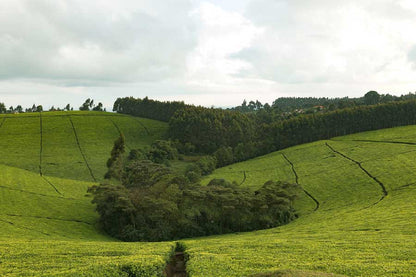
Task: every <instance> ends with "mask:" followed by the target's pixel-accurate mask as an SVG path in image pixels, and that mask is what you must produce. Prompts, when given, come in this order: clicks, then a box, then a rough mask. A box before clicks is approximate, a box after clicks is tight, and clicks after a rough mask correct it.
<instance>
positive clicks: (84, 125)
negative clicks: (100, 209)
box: [0, 112, 167, 181]
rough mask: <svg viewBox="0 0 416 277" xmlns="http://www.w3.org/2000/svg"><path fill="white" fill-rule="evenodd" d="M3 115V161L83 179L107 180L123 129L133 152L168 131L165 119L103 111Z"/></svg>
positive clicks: (0, 149) (0, 130) (0, 131)
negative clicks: (104, 178) (105, 176)
mask: <svg viewBox="0 0 416 277" xmlns="http://www.w3.org/2000/svg"><path fill="white" fill-rule="evenodd" d="M3 119H5V120H4V122H3V125H2V126H1V128H0V163H1V164H5V165H9V166H13V167H18V168H22V169H27V170H29V171H32V172H36V173H38V172H39V170H40V169H41V170H42V173H43V174H44V175H47V176H54V177H61V178H67V179H74V180H82V181H95V180H97V181H102V180H103V176H104V174H105V172H106V161H107V159H108V158H109V157H110V152H111V149H112V147H113V143H114V140H115V139H116V138H117V137H118V136H119V132H123V133H124V135H125V137H126V145H127V149H126V150H127V152H128V150H129V149H134V148H143V147H145V146H147V145H150V144H151V143H152V142H153V141H154V140H156V139H160V138H162V137H163V135H164V133H165V132H166V130H167V124H166V123H163V122H160V121H155V120H150V119H143V118H136V117H131V116H125V115H119V114H113V113H103V112H45V113H42V116H40V114H39V113H29V114H19V115H2V116H0V122H2V121H3ZM41 147H42V148H41ZM88 167H89V168H90V169H89V168H88Z"/></svg>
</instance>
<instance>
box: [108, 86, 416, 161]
mask: <svg viewBox="0 0 416 277" xmlns="http://www.w3.org/2000/svg"><path fill="white" fill-rule="evenodd" d="M366 96H367V100H366V101H367V102H369V101H370V100H371V101H373V102H376V103H377V102H379V99H380V95H378V94H377V93H373V92H369V93H367V94H366ZM411 96H412V97H410V96H409V97H410V98H413V95H411ZM129 102H133V103H139V104H137V105H136V106H135V105H127V103H129ZM146 103H149V104H146ZM116 104H117V105H115V107H116V108H117V109H116V110H117V111H119V112H123V113H130V114H133V115H140V116H144V117H150V118H155V119H156V115H157V113H158V111H160V113H162V114H163V117H164V120H167V119H168V118H169V116H170V120H169V136H170V138H171V139H172V140H178V141H180V142H181V143H188V144H192V145H193V146H194V149H195V151H196V152H198V153H205V154H212V155H214V156H215V157H216V158H217V165H218V166H223V165H226V164H229V163H233V162H237V161H243V160H246V159H249V158H252V157H255V156H259V155H263V154H266V153H270V152H272V151H276V150H280V149H283V148H286V147H289V146H293V145H298V144H302V143H306V142H312V141H316V140H320V139H329V138H332V137H335V136H341V135H347V134H352V133H357V132H362V131H369V130H377V129H381V128H389V127H395V126H402V125H409V124H416V100H408V101H397V102H395V101H394V102H388V103H385V104H375V105H359V106H354V107H351V108H344V109H336V110H334V111H327V112H325V113H310V114H300V115H298V116H295V117H291V118H289V119H276V118H275V117H274V116H273V113H271V112H267V111H266V110H261V111H259V112H256V113H242V112H238V111H232V110H223V109H214V108H203V107H195V106H189V105H185V104H183V103H182V102H158V101H154V100H148V99H146V100H145V99H143V100H140V99H133V98H124V99H118V100H117V102H116ZM126 106H129V107H131V110H128V109H126V108H124V107H126ZM179 106H182V108H180V107H179ZM134 107H147V108H142V109H137V110H136V109H135V108H134ZM152 107H157V108H158V109H157V110H153V109H152ZM163 107H166V111H163V110H164V108H163Z"/></svg>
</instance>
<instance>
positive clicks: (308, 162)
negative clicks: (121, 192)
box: [0, 113, 416, 276]
mask: <svg viewBox="0 0 416 277" xmlns="http://www.w3.org/2000/svg"><path fill="white" fill-rule="evenodd" d="M61 115H63V114H62V113H44V114H43V117H42V127H43V128H42V134H43V135H42V163H41V168H42V172H43V173H44V177H46V180H45V178H42V177H41V176H40V175H39V164H40V163H39V161H40V145H41V140H40V118H39V116H38V115H37V116H36V114H35V116H33V115H31V116H28V115H13V116H11V117H9V118H6V120H5V121H4V122H3V121H2V119H3V118H2V117H1V116H0V125H1V124H2V122H3V124H2V127H0V221H1V222H0V275H7V276H21V275H29V276H30V275H74V276H78V275H90V276H95V275H96V276H117V275H125V276H128V275H129V273H128V272H134V271H135V270H136V271H135V272H136V273H139V270H144V272H145V273H146V274H148V275H145V274H143V275H139V276H154V275H156V272H158V273H160V272H161V270H162V268H163V266H164V264H165V262H166V259H167V257H168V256H169V255H170V253H171V251H172V249H173V243H171V242H166V243H120V242H115V241H111V239H110V238H108V237H107V236H105V235H103V234H100V233H99V232H97V229H96V228H95V226H94V224H95V222H96V219H97V215H96V214H95V213H94V212H93V209H94V207H93V206H92V204H90V198H88V197H85V190H86V188H87V187H88V186H89V185H91V184H92V183H91V181H92V176H91V174H90V171H89V170H88V168H87V166H86V162H87V163H88V165H89V166H90V168H91V171H92V173H93V175H94V177H95V178H97V179H98V180H101V178H102V174H103V172H104V171H105V161H106V159H107V158H108V155H109V154H108V153H109V151H110V150H111V147H112V143H113V141H114V139H115V138H116V137H117V135H118V132H119V130H121V131H122V132H123V133H124V134H125V135H126V141H127V146H128V147H129V148H134V147H138V146H143V145H147V144H149V143H150V142H151V141H152V140H154V139H156V138H158V137H160V136H161V134H162V133H163V130H164V129H165V128H166V125H165V124H163V123H160V122H156V121H151V120H144V119H137V118H131V117H127V116H121V115H114V114H109V113H106V114H104V113H70V114H69V115H70V116H68V114H66V113H65V116H61ZM81 115H83V116H81ZM70 119H71V120H72V123H73V126H74V127H75V132H76V133H77V136H78V142H79V144H80V145H79V146H78V145H77V140H76V138H75V134H74V129H73V128H72V124H71V122H70ZM139 120H140V121H139ZM143 125H144V126H145V127H146V128H147V131H146V128H144V127H143ZM415 131H416V126H409V127H400V128H395V129H388V130H381V131H376V132H368V133H362V134H357V135H352V136H346V137H341V138H336V139H334V140H332V141H329V142H328V143H329V144H330V145H331V146H332V147H333V148H335V149H336V150H337V151H340V152H342V153H344V154H345V155H348V156H349V157H351V158H353V159H355V160H357V161H359V162H362V166H363V168H365V169H366V170H368V172H370V173H371V174H372V175H374V176H376V177H377V179H378V180H380V181H381V182H382V183H383V184H384V185H385V187H386V189H387V191H388V195H387V197H385V198H384V199H383V200H382V201H381V202H379V203H377V201H379V199H380V197H381V196H382V195H383V192H382V189H381V187H380V185H379V184H378V183H377V182H375V181H374V180H373V179H371V178H370V177H369V176H368V175H367V174H366V173H365V172H363V170H361V169H360V168H359V167H358V165H357V164H355V163H353V162H352V161H350V160H348V159H346V158H344V157H342V156H340V155H339V154H336V153H334V152H333V151H332V150H331V149H330V148H328V147H327V146H326V145H325V142H316V143H311V144H306V145H301V146H297V147H292V148H289V149H286V150H284V151H281V152H276V153H271V154H269V155H266V156H263V157H259V158H256V159H253V160H251V161H247V162H243V163H239V164H235V165H231V166H228V167H226V168H222V169H218V170H217V171H216V172H214V174H213V176H216V177H222V178H223V177H225V178H227V179H230V180H235V181H237V182H239V183H241V182H242V181H243V180H244V172H245V173H246V178H245V180H244V183H243V184H242V185H244V186H250V187H253V188H255V187H258V186H260V185H261V184H262V183H264V182H265V181H267V180H269V179H275V180H289V181H292V182H293V181H294V180H295V178H294V174H293V172H292V168H291V165H290V164H289V162H288V161H287V160H286V159H285V158H284V157H283V155H282V153H284V154H285V155H286V157H287V158H288V159H289V160H290V161H291V162H292V163H293V165H294V168H295V170H296V172H297V174H298V175H299V183H300V184H301V185H302V186H303V187H304V188H305V189H306V190H307V191H308V192H309V193H310V194H311V195H313V196H314V197H315V198H316V199H317V200H318V201H319V204H320V207H319V209H318V210H317V211H314V209H315V207H316V203H315V202H314V201H313V200H312V199H311V198H310V197H308V196H307V195H306V194H303V195H302V196H301V197H300V199H299V201H298V209H299V211H300V214H301V215H302V216H301V218H299V219H298V220H296V221H295V222H293V223H291V224H289V225H286V226H283V227H280V228H275V229H270V230H263V231H257V232H251V233H241V234H233V235H226V236H214V237H209V238H200V239H190V240H186V241H185V244H186V246H187V252H188V253H189V255H190V260H189V262H188V271H189V272H190V273H191V274H192V276H247V275H250V274H255V273H260V272H274V271H277V270H279V271H281V270H282V271H283V272H286V273H287V272H289V273H290V272H294V273H293V276H309V275H308V274H309V273H308V272H310V271H321V272H333V273H338V274H344V275H347V276H391V275H394V276H414V275H416V250H415V249H416V247H415V246H416V243H415V241H416V236H415V231H416V222H415V221H414V217H415V206H416V205H415V200H414V199H415V196H416V186H414V184H415V183H416V171H415V169H416V159H415V154H416V153H415V150H416V148H415V147H416V146H414V145H409V144H392V143H383V142H363V141H356V140H375V141H384V140H389V141H402V142H415V143H416V135H415V134H416V132H415ZM149 133H150V135H149ZM81 151H82V153H81ZM83 155H84V157H85V160H84V158H83ZM85 161H86V162H85ZM17 167H18V168H17ZM213 176H210V177H213ZM64 178H67V179H64ZM71 179H72V180H71ZM205 182H206V181H205ZM52 185H53V186H54V187H55V188H56V189H55V188H54V187H53V186H52ZM375 203H377V204H376V205H374V204H375ZM288 270H289V271H288ZM293 270H294V271H293ZM296 270H300V271H296ZM290 274H291V273H290ZM311 274H313V273H311ZM273 276H274V275H273ZM276 276H280V275H279V274H277V275H276ZM287 276H292V275H289V274H287ZM313 276H319V273H318V275H316V274H315V275H313ZM328 276H329V275H328Z"/></svg>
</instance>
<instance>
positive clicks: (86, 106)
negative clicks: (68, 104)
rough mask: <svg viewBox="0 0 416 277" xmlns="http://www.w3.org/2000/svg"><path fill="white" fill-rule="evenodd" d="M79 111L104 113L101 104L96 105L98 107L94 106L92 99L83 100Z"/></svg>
mask: <svg viewBox="0 0 416 277" xmlns="http://www.w3.org/2000/svg"><path fill="white" fill-rule="evenodd" d="M79 110H80V111H98V112H102V111H105V109H103V104H102V103H101V102H99V103H98V105H95V104H94V99H91V98H88V99H87V100H85V102H84V103H83V104H82V105H81V107H79Z"/></svg>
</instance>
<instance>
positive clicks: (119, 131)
mask: <svg viewBox="0 0 416 277" xmlns="http://www.w3.org/2000/svg"><path fill="white" fill-rule="evenodd" d="M108 120H110V121H111V123H112V124H113V125H114V127H115V128H116V129H117V132H118V133H119V135H120V136H121V134H123V132H121V130H120V127H118V125H117V124H116V123H115V122H114V120H112V119H111V118H109V117H108ZM124 145H125V146H126V148H127V149H128V150H131V149H132V148H131V147H130V146H129V145H128V144H127V142H124Z"/></svg>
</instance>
